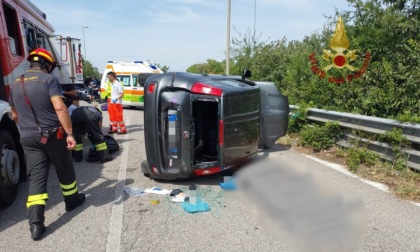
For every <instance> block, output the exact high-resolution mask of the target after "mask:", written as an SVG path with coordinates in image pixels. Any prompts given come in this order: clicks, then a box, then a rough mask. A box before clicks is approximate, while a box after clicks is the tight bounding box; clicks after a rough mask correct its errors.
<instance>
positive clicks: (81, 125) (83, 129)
mask: <svg viewBox="0 0 420 252" xmlns="http://www.w3.org/2000/svg"><path fill="white" fill-rule="evenodd" d="M70 111H71V120H72V123H73V133H74V137H75V138H76V147H75V148H74V149H73V153H72V155H73V158H74V161H76V162H80V161H82V159H83V138H84V136H85V135H86V133H87V134H88V137H89V140H90V141H91V142H92V144H93V145H94V147H95V149H96V152H97V153H98V155H99V160H100V161H101V163H105V162H108V161H111V160H112V159H113V158H112V156H111V155H110V154H109V151H108V147H107V145H106V142H105V137H104V135H103V133H102V130H101V128H102V113H101V111H100V110H99V109H97V108H95V107H91V106H86V107H76V106H74V105H71V106H70V107H69V112H70ZM87 161H88V162H95V161H97V160H96V159H89V158H88V159H87Z"/></svg>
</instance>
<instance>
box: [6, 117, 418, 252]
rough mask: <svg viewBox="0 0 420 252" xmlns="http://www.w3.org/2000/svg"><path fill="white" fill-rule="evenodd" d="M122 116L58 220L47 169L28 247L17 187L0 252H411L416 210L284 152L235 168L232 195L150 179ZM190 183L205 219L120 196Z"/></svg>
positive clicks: (207, 183) (135, 124)
mask: <svg viewBox="0 0 420 252" xmlns="http://www.w3.org/2000/svg"><path fill="white" fill-rule="evenodd" d="M124 117H125V122H126V125H127V129H128V132H129V133H128V134H126V135H115V138H116V139H117V141H118V142H119V144H120V147H121V149H120V151H119V152H117V153H114V154H113V156H114V158H115V159H114V160H113V161H111V162H108V163H105V164H100V163H95V164H90V163H87V162H85V161H83V162H81V163H75V168H76V173H77V180H78V184H79V190H80V191H84V192H85V193H86V195H87V200H86V203H85V204H84V205H83V206H81V207H80V208H78V209H76V210H74V211H72V212H68V213H67V212H65V210H64V203H63V200H62V196H61V191H60V189H59V185H58V181H57V178H56V175H55V171H54V169H53V168H52V169H51V172H50V178H49V185H48V193H49V196H50V200H49V201H48V206H47V209H46V221H45V224H46V226H47V231H46V233H45V235H44V238H43V239H42V240H40V241H37V242H34V241H32V239H31V238H30V233H29V227H28V223H27V219H26V211H25V201H26V197H27V187H28V185H27V183H26V182H24V183H21V186H20V188H19V194H18V198H17V201H16V202H14V204H13V205H12V206H10V207H8V208H5V209H0V244H1V245H0V251H90V252H92V251H109V252H115V251H293V250H294V249H297V248H298V249H301V250H303V251H305V250H306V251H420V207H419V206H417V205H415V204H413V203H411V202H407V201H404V200H400V199H397V198H396V197H394V196H392V195H391V194H389V193H387V192H384V191H382V190H379V189H377V188H375V187H373V186H372V185H369V184H367V183H365V182H363V181H361V180H359V179H357V178H355V177H352V176H350V175H348V174H343V173H341V172H338V171H337V170H335V169H332V168H331V167H329V166H331V165H326V164H323V163H320V162H318V161H316V160H314V159H311V158H308V157H306V156H303V155H301V154H300V153H296V152H294V151H292V150H289V149H287V148H286V147H284V146H275V147H274V148H273V149H271V150H270V151H267V152H262V153H260V154H259V157H261V161H259V162H258V163H255V165H254V166H251V167H244V168H241V169H239V170H238V171H237V173H236V174H235V175H237V179H238V181H237V182H238V186H240V188H241V190H237V191H234V192H226V191H223V190H222V189H221V187H220V186H219V183H220V182H223V180H224V177H225V176H230V175H232V174H231V173H224V174H219V175H213V176H207V177H199V178H196V179H191V180H184V181H177V182H162V181H154V180H151V179H149V178H147V177H145V176H143V174H141V172H140V163H141V161H143V160H145V147H144V131H143V129H144V127H145V125H144V124H143V111H142V110H141V109H125V110H124ZM106 122H107V116H106V114H105V121H104V125H107V123H106ZM146 127H147V126H146ZM104 131H105V129H104ZM87 150H88V146H87V145H86V147H85V155H87ZM267 161H273V163H269V162H267ZM255 168H258V169H255ZM191 184H197V185H198V188H199V191H200V192H201V194H202V200H203V201H205V202H207V203H208V205H209V206H210V207H211V210H210V211H207V212H200V213H195V214H190V213H187V212H186V211H184V209H183V208H182V206H181V203H173V202H171V199H170V197H169V196H167V195H157V194H143V195H140V196H129V195H128V194H126V193H124V187H128V188H131V189H136V188H141V189H146V188H151V187H160V188H162V189H168V190H172V189H181V190H183V191H185V192H187V191H188V190H187V189H188V186H189V185H191ZM155 199H158V200H159V201H160V202H159V203H158V204H156V205H153V204H151V202H150V201H151V200H155Z"/></svg>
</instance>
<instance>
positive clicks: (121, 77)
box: [117, 75, 131, 87]
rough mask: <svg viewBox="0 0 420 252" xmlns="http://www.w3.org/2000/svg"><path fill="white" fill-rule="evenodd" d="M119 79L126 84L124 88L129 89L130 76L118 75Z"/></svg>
mask: <svg viewBox="0 0 420 252" xmlns="http://www.w3.org/2000/svg"><path fill="white" fill-rule="evenodd" d="M117 79H118V80H119V81H121V82H122V83H123V84H124V87H129V86H130V85H131V83H130V75H118V76H117Z"/></svg>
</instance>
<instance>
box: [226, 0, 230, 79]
mask: <svg viewBox="0 0 420 252" xmlns="http://www.w3.org/2000/svg"><path fill="white" fill-rule="evenodd" d="M229 60H230V0H228V8H227V34H226V75H229Z"/></svg>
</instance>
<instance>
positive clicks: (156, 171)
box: [152, 166, 159, 175]
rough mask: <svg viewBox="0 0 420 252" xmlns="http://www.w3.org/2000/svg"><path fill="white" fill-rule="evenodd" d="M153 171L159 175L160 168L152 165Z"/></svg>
mask: <svg viewBox="0 0 420 252" xmlns="http://www.w3.org/2000/svg"><path fill="white" fill-rule="evenodd" d="M152 172H153V173H154V174H157V175H159V170H158V168H156V166H152Z"/></svg>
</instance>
